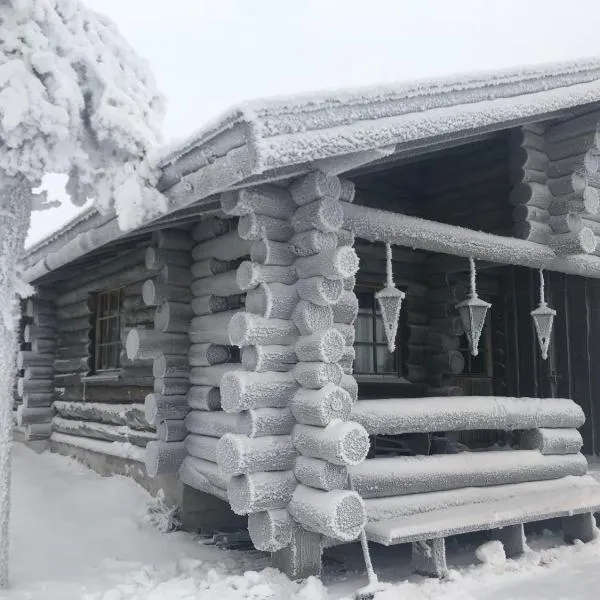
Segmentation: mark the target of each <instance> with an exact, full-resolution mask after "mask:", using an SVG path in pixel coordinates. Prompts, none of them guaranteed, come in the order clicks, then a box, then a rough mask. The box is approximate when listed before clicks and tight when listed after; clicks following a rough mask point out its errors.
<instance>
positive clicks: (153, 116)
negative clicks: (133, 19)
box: [0, 0, 166, 587]
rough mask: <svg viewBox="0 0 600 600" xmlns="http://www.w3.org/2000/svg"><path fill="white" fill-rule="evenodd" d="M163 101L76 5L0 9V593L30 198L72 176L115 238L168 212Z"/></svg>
mask: <svg viewBox="0 0 600 600" xmlns="http://www.w3.org/2000/svg"><path fill="white" fill-rule="evenodd" d="M163 109H164V102H163V99H162V97H161V96H160V95H159V94H158V93H157V91H156V89H155V84H154V79H153V76H152V74H151V71H150V69H149V67H148V65H147V64H146V63H145V62H144V61H142V60H141V59H140V58H139V57H138V56H137V55H136V54H135V52H134V51H133V50H132V49H131V48H130V47H129V45H128V44H127V43H126V42H125V41H124V40H123V39H122V38H121V36H120V34H119V32H118V31H117V29H116V28H115V27H114V26H113V25H112V24H111V23H110V22H109V21H108V20H107V19H106V18H104V17H102V16H100V15H98V14H96V13H94V12H93V11H91V10H89V9H88V8H87V7H86V6H85V5H84V4H83V3H82V2H80V1H79V0H0V586H2V587H6V585H7V581H8V547H9V539H8V534H9V527H8V524H9V509H10V446H11V443H10V442H11V436H12V403H13V397H12V394H13V385H14V376H15V347H16V332H15V329H16V327H15V325H16V322H17V298H18V296H19V295H21V296H23V295H27V293H28V292H30V290H29V289H28V286H27V285H25V284H24V283H22V282H21V281H20V277H19V272H18V258H19V257H20V256H21V255H22V252H23V244H24V240H25V235H26V233H27V229H28V226H29V220H30V215H31V211H32V210H40V209H44V208H48V207H50V206H52V203H51V202H48V200H47V198H46V197H45V196H44V195H40V194H35V193H34V190H35V189H37V188H38V187H39V185H40V183H41V181H42V177H43V176H44V174H46V173H64V174H66V175H67V176H68V185H67V190H68V192H69V194H70V196H71V198H72V200H73V202H75V203H78V204H81V203H84V202H85V201H86V200H87V199H88V198H94V199H95V200H96V203H97V206H98V207H99V209H100V210H102V211H107V210H111V209H115V210H116V212H117V214H118V217H119V224H120V226H121V228H122V229H128V228H131V227H134V226H136V225H137V224H139V223H140V222H141V221H142V220H143V219H144V218H145V217H148V216H151V215H153V214H157V213H160V212H161V211H163V210H164V209H165V206H166V203H165V199H164V197H163V196H162V195H161V194H159V193H158V192H157V191H156V189H155V187H154V184H155V183H156V177H157V174H156V172H155V170H154V169H153V168H151V166H150V165H151V161H150V160H149V158H148V156H149V153H150V152H151V150H152V148H154V147H155V146H156V145H157V143H158V141H159V139H158V138H159V129H160V125H161V121H162V117H163Z"/></svg>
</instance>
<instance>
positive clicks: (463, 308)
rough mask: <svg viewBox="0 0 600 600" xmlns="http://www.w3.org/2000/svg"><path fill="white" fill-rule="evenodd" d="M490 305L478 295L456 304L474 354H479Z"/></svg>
mask: <svg viewBox="0 0 600 600" xmlns="http://www.w3.org/2000/svg"><path fill="white" fill-rule="evenodd" d="M490 306H491V304H490V303H489V302H486V301H485V300H482V299H481V298H479V297H478V296H473V297H471V298H467V299H466V300H464V301H463V302H460V303H459V304H457V305H456V309H457V310H458V314H459V315H460V320H461V321H462V325H463V328H464V330H465V335H466V336H467V340H468V342H469V349H470V350H471V354H472V355H473V356H477V355H478V354H479V338H480V337H481V332H482V331H483V325H484V324H485V317H486V315H487V312H488V310H489V308H490Z"/></svg>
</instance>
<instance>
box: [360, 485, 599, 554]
mask: <svg viewBox="0 0 600 600" xmlns="http://www.w3.org/2000/svg"><path fill="white" fill-rule="evenodd" d="M598 510H600V483H595V484H590V485H589V486H586V487H578V488H573V489H557V490H556V491H555V492H554V493H549V492H548V490H547V489H545V490H544V493H526V494H523V495H521V496H518V497H513V498H510V499H503V500H497V501H493V502H486V503H481V504H477V505H472V504H469V505H465V506H455V507H452V508H446V509H442V510H436V511H429V512H424V513H419V514H415V515H410V516H405V517H402V518H399V519H386V520H383V521H377V522H374V523H369V524H368V525H367V527H366V533H367V538H368V539H369V540H370V541H372V542H377V543H379V544H383V545H384V546H393V545H396V544H404V543H407V542H415V541H419V540H431V539H439V538H444V537H448V536H451V535H458V534H462V533H469V532H472V531H482V530H488V529H498V528H500V527H507V526H510V525H517V524H520V523H530V522H533V521H543V520H546V519H553V518H557V517H572V516H573V515H577V514H582V513H593V512H597V511H598Z"/></svg>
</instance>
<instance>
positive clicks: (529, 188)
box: [510, 111, 600, 255]
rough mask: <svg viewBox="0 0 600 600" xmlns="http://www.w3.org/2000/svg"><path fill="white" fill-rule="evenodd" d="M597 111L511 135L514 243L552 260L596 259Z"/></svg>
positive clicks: (599, 203) (599, 230)
mask: <svg viewBox="0 0 600 600" xmlns="http://www.w3.org/2000/svg"><path fill="white" fill-rule="evenodd" d="M599 121H600V113H598V112H597V111H596V112H594V113H589V114H586V115H583V116H581V117H575V118H572V119H569V120H567V121H565V122H561V123H558V124H554V125H550V126H548V127H543V126H525V127H523V128H521V129H520V130H517V132H516V133H515V135H514V141H515V143H514V145H513V146H514V147H513V153H512V159H513V160H512V163H513V171H512V173H513V183H514V186H515V187H514V188H513V190H512V192H511V196H510V200H511V202H512V204H513V205H514V206H515V208H514V211H513V217H514V221H515V223H514V228H513V234H514V235H515V237H519V238H522V239H526V240H530V241H534V242H538V243H542V244H548V245H550V246H551V247H552V248H553V249H554V250H555V252H556V253H557V254H559V255H569V254H592V253H594V254H599V253H600V248H599V247H598V236H599V235H600V216H599V215H598V213H599V210H600V151H599V148H598V143H599V139H598V122H599Z"/></svg>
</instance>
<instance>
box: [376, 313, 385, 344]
mask: <svg viewBox="0 0 600 600" xmlns="http://www.w3.org/2000/svg"><path fill="white" fill-rule="evenodd" d="M375 341H376V342H379V343H380V344H381V343H383V344H387V337H386V335H385V329H384V327H383V319H382V318H381V317H377V320H376V321H375Z"/></svg>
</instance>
